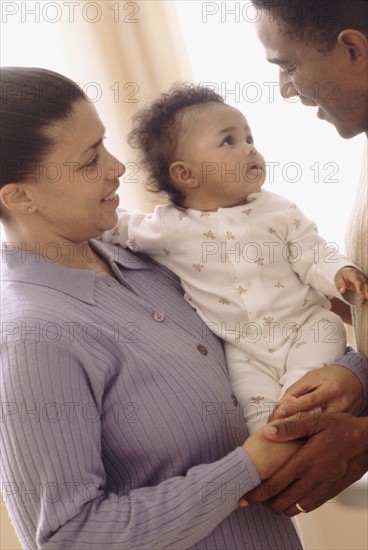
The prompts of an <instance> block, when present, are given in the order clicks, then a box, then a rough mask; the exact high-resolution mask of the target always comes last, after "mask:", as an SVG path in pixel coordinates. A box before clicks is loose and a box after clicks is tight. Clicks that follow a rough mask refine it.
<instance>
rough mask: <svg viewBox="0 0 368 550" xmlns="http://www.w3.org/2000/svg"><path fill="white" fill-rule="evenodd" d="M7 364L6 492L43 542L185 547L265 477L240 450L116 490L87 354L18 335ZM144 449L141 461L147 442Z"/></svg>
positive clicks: (15, 510)
mask: <svg viewBox="0 0 368 550" xmlns="http://www.w3.org/2000/svg"><path fill="white" fill-rule="evenodd" d="M2 363H3V370H2V377H3V380H2V387H3V388H4V392H3V402H4V407H5V408H4V413H5V416H4V419H3V420H4V422H3V426H2V431H1V435H2V446H3V450H2V478H3V479H2V486H3V494H4V499H5V501H6V502H7V504H8V505H9V508H10V509H11V511H12V516H13V518H18V520H19V519H20V516H22V517H21V519H20V522H19V523H20V524H21V525H22V528H23V529H28V530H29V531H32V532H33V533H34V532H36V533H37V548H54V549H59V548H78V549H81V548H88V549H97V548H102V547H103V548H111V549H114V548H116V549H119V550H122V549H124V548H126V549H129V550H134V549H142V548H150V549H154V548H172V547H175V548H188V547H189V546H191V545H193V544H195V543H196V542H198V541H199V540H201V539H202V538H204V537H206V536H207V535H208V534H209V533H210V532H211V531H212V530H213V529H214V528H215V527H216V526H217V525H218V524H219V523H220V522H221V521H222V520H223V519H224V518H225V517H226V516H227V515H228V514H230V513H231V512H232V511H233V510H235V508H236V507H237V506H238V498H240V496H241V495H242V494H244V493H246V492H247V490H249V489H250V488H252V487H254V486H255V485H257V484H258V483H259V478H258V475H257V472H256V470H255V468H254V465H253V464H252V462H251V461H250V459H249V458H248V456H247V455H246V453H245V452H244V451H243V449H242V448H240V447H239V448H236V449H234V451H232V452H230V453H229V454H227V455H226V456H225V457H224V458H222V459H220V460H217V461H215V462H213V463H212V464H202V465H199V466H195V467H192V468H190V469H189V470H188V471H187V472H186V473H185V475H183V476H175V477H172V478H170V479H167V480H165V481H162V482H161V483H158V484H157V485H155V486H145V487H140V488H132V487H129V486H127V487H126V488H125V489H124V491H123V492H121V491H120V492H117V491H116V490H115V491H114V488H113V487H111V486H109V487H108V484H107V480H106V472H105V468H104V460H103V446H104V439H103V433H102V430H101V427H102V422H103V420H104V419H103V415H102V414H101V406H100V405H101V404H100V403H99V402H98V400H96V396H95V393H94V392H93V380H92V381H91V379H90V377H89V376H88V375H87V374H86V365H83V361H81V358H80V357H76V356H74V355H73V354H72V353H71V352H70V351H69V350H67V349H63V348H62V347H58V346H56V345H52V344H50V343H43V342H31V341H29V342H28V341H24V342H22V341H16V342H10V343H8V344H6V346H5V347H4V349H3V351H2ZM103 429H104V430H106V429H108V425H104V427H103ZM137 445H141V455H142V463H143V464H144V456H145V455H144V441H143V442H137ZM141 467H144V466H143V465H142V466H141ZM226 494H227V495H230V498H229V497H228V498H225V497H224V495H226ZM29 508H31V509H33V511H36V513H35V514H34V513H32V514H27V510H29ZM31 517H36V518H37V520H36V521H37V525H34V524H33V520H32V519H31Z"/></svg>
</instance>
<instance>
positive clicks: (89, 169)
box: [29, 100, 125, 242]
mask: <svg viewBox="0 0 368 550" xmlns="http://www.w3.org/2000/svg"><path fill="white" fill-rule="evenodd" d="M47 133H48V135H49V136H50V137H51V138H52V139H53V140H54V143H55V145H54V146H53V147H52V149H51V150H50V152H49V153H48V155H47V156H46V157H45V158H44V159H43V161H42V162H41V163H40V164H39V165H38V166H37V167H36V169H35V171H34V173H33V174H32V176H31V185H30V186H29V189H30V190H31V193H32V207H33V213H32V216H31V217H32V222H33V223H36V224H38V226H39V227H38V229H39V230H41V231H42V233H43V235H45V236H48V237H53V236H54V237H55V238H57V239H58V240H60V238H61V239H63V238H64V239H65V240H66V241H73V242H82V241H85V240H88V239H90V238H93V237H96V236H97V235H100V234H101V233H102V232H103V231H106V230H107V229H111V228H112V227H114V225H115V224H116V222H117V213H116V209H117V207H118V205H119V199H118V197H117V195H116V194H115V193H116V191H117V189H118V187H119V180H118V178H119V177H120V176H122V175H123V174H124V171H125V167H124V165H123V164H122V163H121V162H119V161H118V160H117V159H116V158H115V157H114V156H112V155H111V154H110V153H109V152H108V151H107V150H106V148H105V146H104V143H103V139H104V135H105V128H104V126H103V124H102V122H101V120H100V119H99V116H98V114H97V111H96V109H95V108H94V106H93V105H92V104H91V103H88V102H87V101H84V100H82V101H77V102H76V103H75V104H74V106H73V109H72V112H71V114H70V115H69V117H68V118H67V119H66V120H63V121H61V122H59V123H56V124H54V125H53V126H51V127H50V128H49V129H48V130H47ZM32 179H33V181H32Z"/></svg>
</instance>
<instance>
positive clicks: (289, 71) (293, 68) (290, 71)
mask: <svg viewBox="0 0 368 550" xmlns="http://www.w3.org/2000/svg"><path fill="white" fill-rule="evenodd" d="M295 69H296V67H292V68H291V69H286V71H285V72H286V74H287V75H288V76H291V75H292V74H293V72H294V71H295Z"/></svg>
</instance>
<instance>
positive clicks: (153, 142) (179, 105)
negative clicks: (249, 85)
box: [128, 82, 225, 206]
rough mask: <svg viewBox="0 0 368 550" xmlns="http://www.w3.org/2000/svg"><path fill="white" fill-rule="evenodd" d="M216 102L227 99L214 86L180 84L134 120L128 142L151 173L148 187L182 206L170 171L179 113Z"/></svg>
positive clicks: (175, 144)
mask: <svg viewBox="0 0 368 550" xmlns="http://www.w3.org/2000/svg"><path fill="white" fill-rule="evenodd" d="M213 101H215V102H218V103H225V100H224V98H223V97H222V96H221V95H219V94H217V93H216V92H215V91H213V89H211V88H208V87H206V86H202V85H195V84H190V83H187V82H185V83H177V84H174V86H172V87H171V88H170V89H169V90H168V92H166V93H163V94H161V95H159V96H158V98H157V99H156V100H154V101H153V102H152V103H150V104H149V105H148V106H147V107H146V108H144V109H141V110H140V111H138V112H137V113H136V114H135V115H134V117H133V119H132V126H133V128H132V130H131V131H130V133H129V135H128V143H129V145H130V146H131V147H133V148H135V149H139V151H140V153H141V157H140V159H139V162H140V165H141V166H142V167H143V168H144V169H145V170H146V172H147V174H148V180H147V182H146V187H147V189H148V190H149V191H153V192H155V193H160V192H162V191H164V192H165V193H167V195H168V196H169V198H170V200H171V201H172V202H173V203H174V204H176V205H177V206H181V205H182V202H183V200H184V198H185V197H184V195H183V193H182V192H181V191H180V190H179V189H176V188H175V186H174V185H173V184H172V181H171V178H170V172H169V168H170V165H171V163H172V162H174V160H175V159H174V154H175V151H176V147H177V144H178V136H179V132H180V130H181V125H180V121H179V120H178V119H177V115H178V113H179V112H181V111H182V110H183V109H186V108H188V107H192V106H194V105H200V104H203V103H208V102H213Z"/></svg>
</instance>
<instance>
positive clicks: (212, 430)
mask: <svg viewBox="0 0 368 550" xmlns="http://www.w3.org/2000/svg"><path fill="white" fill-rule="evenodd" d="M92 244H93V246H94V247H98V248H99V250H100V252H101V254H102V255H103V256H104V257H105V258H106V259H107V260H108V261H109V263H110V264H111V265H112V268H113V269H114V271H115V273H116V275H117V277H118V279H119V281H117V280H115V279H113V278H112V277H110V276H109V275H107V274H101V275H98V276H96V275H95V274H94V273H93V272H91V271H84V270H76V269H69V268H66V267H63V266H61V265H59V264H57V263H52V262H50V261H47V260H46V259H44V258H42V257H39V256H37V255H34V254H23V253H20V252H17V253H14V250H12V249H8V250H6V249H4V250H3V257H2V270H3V276H2V279H3V282H2V336H1V359H2V367H1V393H2V395H1V400H2V419H1V490H2V493H3V499H4V500H5V503H6V505H7V506H8V509H9V512H10V515H11V518H12V520H13V522H14V525H15V528H16V530H17V533H18V535H19V537H20V539H21V541H22V544H23V545H24V547H25V548H32V549H34V548H50V549H58V550H59V549H60V550H61V549H63V550H65V549H69V548H70V549H78V550H81V549H86V550H87V549H88V550H90V549H99V548H109V549H116V550H122V549H129V550H133V549H139V550H142V549H149V550H153V549H161V548H169V549H175V550H176V549H186V548H191V549H208V550H209V549H211V550H213V549H247V550H252V549H258V550H267V549H269V550H271V549H273V550H275V549H290V550H296V549H298V548H301V546H300V542H299V539H298V537H297V534H296V532H295V530H294V527H293V525H292V522H291V521H290V519H289V518H287V517H285V516H282V515H276V514H273V513H272V512H270V511H268V510H266V509H265V508H263V507H262V506H258V505H252V506H250V507H248V508H246V509H243V508H239V507H238V499H239V498H240V496H241V495H242V494H243V493H245V492H246V491H247V490H249V489H250V488H251V487H253V486H255V485H257V484H258V483H259V478H258V475H257V472H256V470H255V468H254V465H253V464H252V462H251V461H250V459H249V458H248V456H247V455H246V453H245V452H244V451H243V450H242V449H241V448H240V447H239V445H241V444H242V443H243V441H244V439H245V438H246V435H247V434H246V428H245V424H244V420H243V418H242V415H241V411H240V410H239V409H240V407H239V406H237V404H236V400H235V399H234V397H233V396H232V392H231V386H230V383H229V380H228V376H227V372H226V366H225V363H224V358H223V354H222V347H221V343H220V342H219V341H218V340H217V339H216V338H215V337H214V336H213V335H208V334H207V332H206V331H203V332H202V321H201V320H200V319H199V317H197V315H196V314H195V313H194V311H193V310H192V308H191V307H190V306H189V305H187V304H186V303H185V302H184V300H183V298H182V290H181V287H180V284H179V281H178V279H177V278H176V277H175V276H174V275H173V274H171V273H170V272H168V271H167V270H166V269H165V268H163V267H161V266H158V265H157V264H155V263H154V262H152V261H151V260H147V259H143V258H141V257H139V256H137V255H133V254H131V253H130V252H129V251H127V250H123V249H122V248H119V247H116V246H113V245H108V244H103V243H97V242H92ZM270 460H272V457H270Z"/></svg>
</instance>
